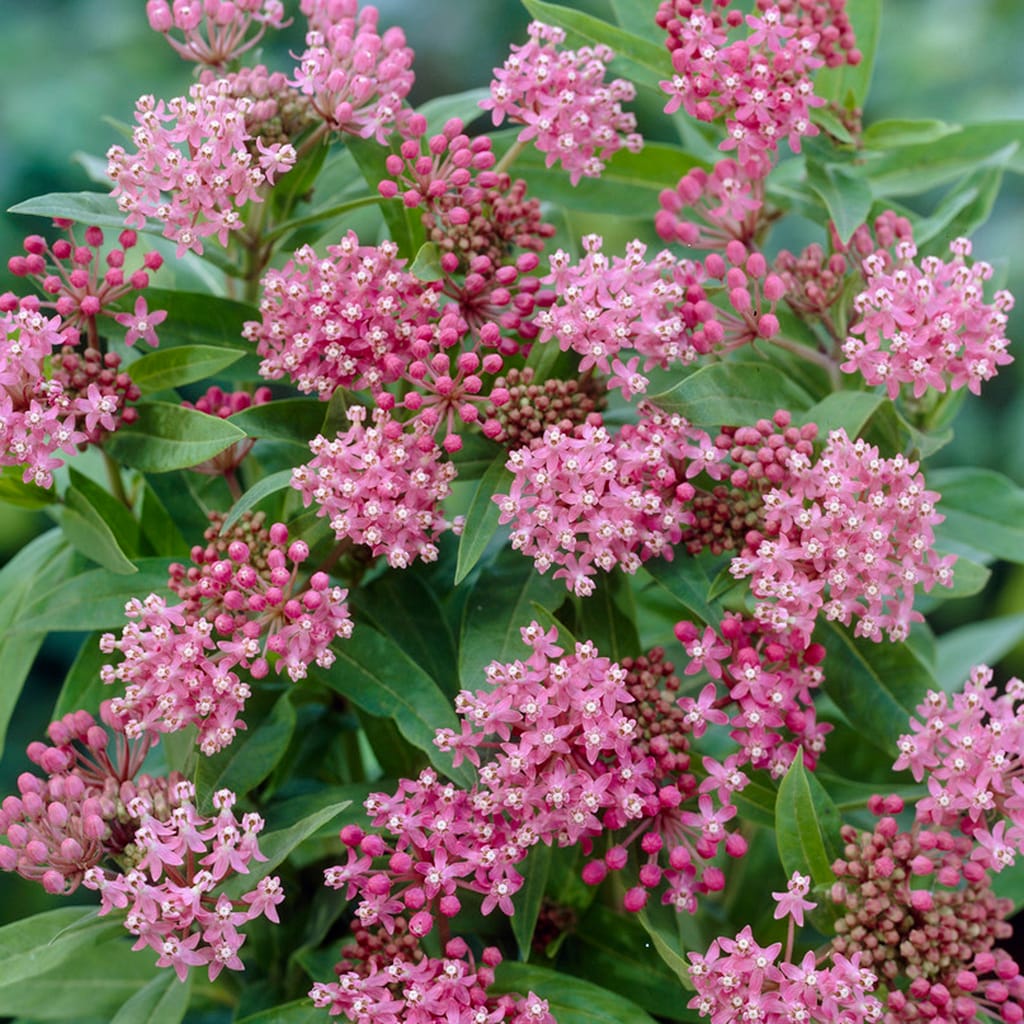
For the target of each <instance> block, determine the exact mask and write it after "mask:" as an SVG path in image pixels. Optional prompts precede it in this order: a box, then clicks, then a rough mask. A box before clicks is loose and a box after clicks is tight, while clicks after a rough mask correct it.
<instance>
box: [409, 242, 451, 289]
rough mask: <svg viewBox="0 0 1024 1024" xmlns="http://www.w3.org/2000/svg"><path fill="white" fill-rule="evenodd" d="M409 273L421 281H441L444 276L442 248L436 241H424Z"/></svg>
mask: <svg viewBox="0 0 1024 1024" xmlns="http://www.w3.org/2000/svg"><path fill="white" fill-rule="evenodd" d="M409 273H410V274H412V276H413V277H415V278H417V279H418V280H420V281H440V280H441V278H443V277H444V271H443V270H442V269H441V250H440V249H439V248H438V246H437V243H436V242H424V243H423V245H421V246H420V249H419V252H418V253H416V258H415V259H414V260H413V261H412V265H411V266H410V267H409Z"/></svg>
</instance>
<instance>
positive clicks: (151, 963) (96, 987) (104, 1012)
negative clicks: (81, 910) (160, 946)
mask: <svg viewBox="0 0 1024 1024" xmlns="http://www.w3.org/2000/svg"><path fill="white" fill-rule="evenodd" d="M90 913H92V912H90ZM40 916H42V915H40ZM103 924H104V925H105V926H106V927H107V928H108V929H110V930H111V931H115V932H123V925H121V923H120V922H119V921H117V920H106V919H105V920H104V921H103ZM100 934H102V933H101V932H99V931H97V932H95V933H93V934H92V936H91V940H90V941H89V942H88V943H85V944H83V945H82V946H79V947H78V948H76V949H75V950H74V955H73V956H70V957H67V958H66V959H64V960H62V961H61V962H60V963H59V964H58V965H57V966H55V967H51V969H50V970H48V971H47V972H46V973H44V974H36V975H35V976H34V977H30V978H27V979H22V980H20V981H15V980H13V979H12V977H11V975H10V974H8V972H7V964H6V963H5V965H4V968H5V969H4V973H3V976H2V978H3V984H2V986H0V1015H9V1016H12V1017H16V1016H24V1017H28V1018H31V1019H32V1020H33V1021H42V1020H53V1021H68V1020H74V1021H77V1020H81V1019H82V1016H83V1010H85V1012H86V1013H88V1014H90V1015H94V1016H95V1017H99V1018H100V1019H101V1020H108V1021H109V1020H110V1019H111V1018H112V1017H113V1016H114V1014H115V1013H117V1012H118V1010H119V1009H120V1008H121V1007H122V1006H123V1005H124V1004H125V1003H126V1002H127V1001H128V1000H129V999H131V998H132V996H134V995H135V994H136V993H137V992H138V991H139V990H140V989H142V988H143V987H144V986H145V985H147V984H148V983H149V982H150V981H152V980H153V978H154V977H156V976H158V975H163V974H165V973H166V968H158V967H156V966H155V962H156V954H155V953H154V952H153V950H151V949H150V950H147V951H140V952H134V951H133V950H132V948H131V945H130V944H129V942H128V941H126V940H125V939H122V938H120V937H118V938H117V939H115V940H114V941H112V942H100V943H97V941H96V939H97V937H98V935H100Z"/></svg>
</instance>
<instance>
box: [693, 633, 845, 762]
mask: <svg viewBox="0 0 1024 1024" xmlns="http://www.w3.org/2000/svg"><path fill="white" fill-rule="evenodd" d="M675 633H676V638H677V639H678V640H679V642H680V643H681V644H682V645H683V648H684V650H685V651H686V653H687V655H688V656H689V659H690V661H689V664H688V665H687V667H686V670H685V674H686V675H688V676H689V675H694V674H696V673H698V672H704V673H707V675H709V676H710V677H711V679H712V681H713V682H712V684H709V685H710V690H709V689H708V688H707V687H705V689H704V690H703V691H702V692H701V698H700V699H699V700H694V699H693V698H692V697H684V698H682V699H681V700H680V702H679V706H680V707H681V708H682V709H683V711H684V712H685V713H686V715H687V716H688V718H689V716H693V718H694V723H695V725H696V724H697V723H700V722H705V721H715V720H717V721H720V722H722V723H727V724H728V725H729V726H730V732H729V735H730V736H731V737H732V739H733V740H735V741H736V742H737V743H738V744H739V746H740V751H739V754H738V755H736V756H735V757H734V758H730V761H732V762H733V763H734V764H735V765H737V766H746V765H748V764H749V765H750V767H751V768H755V769H760V768H763V769H767V770H768V771H769V772H770V773H771V775H772V777H773V778H780V777H781V776H782V775H784V774H785V773H786V770H787V769H788V768H789V766H790V765H791V764H792V762H793V759H794V758H795V757H797V756H800V757H802V758H803V761H804V764H805V765H806V766H807V767H808V768H810V769H813V768H814V767H815V765H816V764H817V761H818V758H819V757H820V755H821V754H822V753H823V751H824V749H825V736H826V735H827V734H828V733H829V732H830V731H831V730H832V726H831V725H828V724H827V723H821V722H818V720H817V718H816V714H815V707H814V696H813V691H814V690H816V689H817V688H818V687H819V686H820V685H821V682H822V680H823V678H824V673H823V672H822V670H821V668H820V667H819V666H820V664H821V662H822V660H823V659H824V657H825V650H824V648H823V647H822V646H821V645H820V644H810V645H808V644H807V643H806V641H805V638H804V637H803V636H801V635H800V634H798V633H790V634H783V633H774V632H767V633H766V632H765V631H764V630H763V628H762V627H761V626H760V625H759V624H758V623H757V622H756V621H754V620H753V619H745V618H743V617H742V616H739V615H734V614H732V613H727V614H726V616H725V618H724V619H723V621H722V625H721V627H720V629H719V630H718V631H716V630H714V629H712V628H711V627H710V626H707V627H705V628H704V629H703V630H701V629H699V628H698V627H697V626H695V625H694V624H693V623H692V622H680V623H678V624H677V625H676V629H675ZM722 689H724V690H725V694H724V695H723V694H722V693H721V690H722ZM710 701H713V703H710ZM730 704H731V705H733V706H732V707H731V708H729V711H730V714H729V715H728V716H726V715H725V714H721V718H717V719H715V718H708V717H707V716H708V709H709V708H714V709H716V710H719V709H724V708H726V707H728V706H729V705H730ZM720 713H721V712H720Z"/></svg>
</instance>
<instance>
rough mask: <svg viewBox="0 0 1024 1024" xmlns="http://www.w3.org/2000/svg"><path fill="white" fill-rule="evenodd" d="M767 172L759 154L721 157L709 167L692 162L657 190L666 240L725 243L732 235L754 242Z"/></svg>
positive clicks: (657, 220)
mask: <svg viewBox="0 0 1024 1024" xmlns="http://www.w3.org/2000/svg"><path fill="white" fill-rule="evenodd" d="M766 174H767V168H766V167H765V166H764V160H763V159H762V160H759V159H756V158H752V159H751V160H748V161H747V163H745V164H739V163H737V162H736V161H735V160H719V162H718V163H717V164H715V166H714V167H713V168H712V169H711V170H710V172H709V171H705V170H704V169H703V168H701V167H695V168H693V170H691V171H688V172H687V173H686V174H685V175H683V177H682V178H680V179H679V183H678V184H677V185H676V187H675V188H674V189H664V190H663V191H662V192H661V194H660V195H659V196H658V202H659V205H660V206H661V209H660V210H658V212H657V213H656V214H655V217H654V227H655V230H656V231H657V232H658V235H659V236H660V237H661V238H662V239H664V240H665V241H666V242H678V243H680V244H681V245H686V246H692V247H695V248H698V249H724V248H725V246H726V245H727V244H728V243H729V242H732V241H737V242H742V243H743V244H744V245H747V246H749V245H750V244H751V243H752V242H753V241H754V239H755V237H756V235H757V232H758V228H759V226H760V217H759V212H760V210H761V208H762V207H763V206H764V178H765V175H766Z"/></svg>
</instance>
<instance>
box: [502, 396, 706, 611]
mask: <svg viewBox="0 0 1024 1024" xmlns="http://www.w3.org/2000/svg"><path fill="white" fill-rule="evenodd" d="M702 443H706V444H708V445H710V439H709V438H708V437H707V435H706V434H704V433H703V432H702V431H699V430H694V429H693V428H691V427H690V426H689V425H688V424H687V423H686V421H685V420H684V419H682V417H679V416H666V415H664V414H663V413H660V412H658V411H657V410H654V409H649V410H645V412H644V414H643V418H642V419H641V421H640V423H639V424H638V425H637V426H635V427H625V428H623V430H622V431H621V432H620V433H619V434H618V435H616V436H614V437H613V436H612V435H611V434H609V433H608V431H607V430H606V429H605V428H604V427H603V426H599V425H595V424H593V423H591V424H586V425H584V426H582V427H577V428H576V429H575V430H574V431H573V433H572V434H566V433H564V432H563V431H562V430H560V429H559V428H558V427H549V428H548V429H547V430H546V431H545V432H544V436H543V438H541V439H540V440H539V441H534V443H533V444H532V445H531V446H530V447H529V448H519V449H517V450H516V451H514V452H512V453H511V454H510V455H509V458H508V462H507V463H506V465H507V467H508V469H509V470H510V471H511V472H512V474H513V480H512V484H511V487H510V489H509V493H508V494H495V495H494V499H493V500H494V501H495V503H496V504H497V505H498V508H499V509H500V510H501V516H500V520H499V521H500V522H501V523H508V522H511V523H512V524H513V529H512V547H513V548H515V549H516V550H520V551H522V552H523V554H525V555H529V556H530V557H532V558H533V561H534V565H536V567H537V571H538V572H541V573H545V572H547V571H548V569H549V568H551V566H552V565H555V566H557V567H558V568H557V570H556V572H555V578H556V579H564V580H565V582H566V586H567V587H568V588H569V589H570V590H571V591H573V592H574V593H576V594H579V595H580V596H587V595H589V594H591V593H592V592H593V590H594V577H595V576H596V574H597V571H598V569H600V570H603V571H604V572H610V571H611V570H612V569H613V568H615V567H616V566H619V567H621V568H622V569H623V570H624V571H626V572H629V573H635V572H636V570H637V569H638V568H639V567H640V564H641V562H642V561H643V560H644V559H646V558H651V557H654V556H657V555H664V556H665V557H671V549H672V545H673V544H675V543H677V542H678V541H679V539H680V537H681V536H682V530H681V527H682V524H683V523H685V522H687V515H686V512H685V511H684V502H685V501H687V500H688V499H689V498H691V497H692V496H693V487H692V486H690V485H689V484H687V483H685V482H684V481H683V480H682V478H681V475H680V474H679V473H677V471H676V469H674V468H673V465H678V464H679V460H682V459H686V458H688V457H689V456H690V454H691V452H693V451H699V449H700V446H701V444H702Z"/></svg>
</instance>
